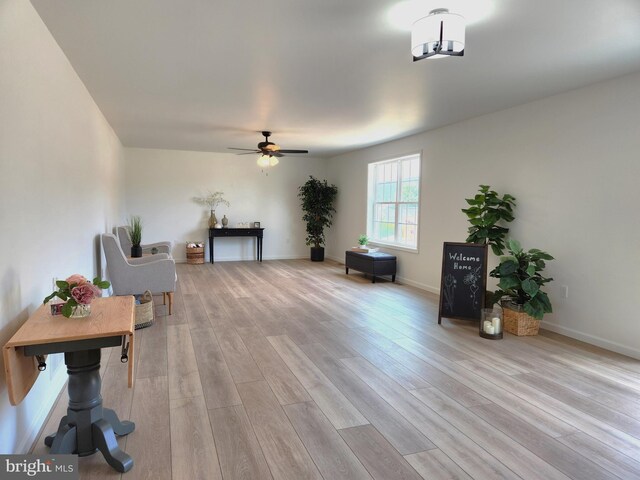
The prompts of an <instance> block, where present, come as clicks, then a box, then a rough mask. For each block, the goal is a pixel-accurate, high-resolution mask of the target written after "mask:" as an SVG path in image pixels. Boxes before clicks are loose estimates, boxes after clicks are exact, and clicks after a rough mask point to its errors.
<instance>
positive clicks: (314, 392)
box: [35, 260, 640, 480]
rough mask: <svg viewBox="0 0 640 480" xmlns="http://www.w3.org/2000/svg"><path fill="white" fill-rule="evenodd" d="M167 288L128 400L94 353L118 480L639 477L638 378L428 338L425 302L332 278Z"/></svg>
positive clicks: (276, 264) (512, 341)
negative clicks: (125, 461)
mask: <svg viewBox="0 0 640 480" xmlns="http://www.w3.org/2000/svg"><path fill="white" fill-rule="evenodd" d="M178 284H179V290H178V292H176V296H175V306H174V314H173V315H172V316H170V317H168V316H165V315H166V313H165V307H162V306H159V307H158V308H157V311H158V318H157V323H156V324H155V325H154V326H153V327H151V328H148V329H145V330H141V331H138V332H136V352H137V355H138V356H137V370H136V372H137V373H136V384H135V388H134V389H127V385H126V380H127V375H126V366H125V365H122V364H120V361H119V351H118V349H105V350H103V366H102V368H103V388H102V391H103V397H104V404H105V406H109V407H111V408H114V409H115V410H116V412H117V413H118V414H119V415H120V416H121V418H123V419H131V420H133V421H135V422H136V425H137V427H136V430H135V432H133V433H132V434H130V435H129V436H128V437H122V438H120V440H119V441H120V445H121V447H122V448H123V449H124V450H126V451H127V452H129V453H130V454H131V455H132V456H133V458H134V461H135V466H134V467H133V470H132V471H130V472H129V473H127V474H125V475H124V476H123V478H126V479H131V480H132V479H137V478H147V479H165V478H167V479H168V478H173V479H180V480H181V479H186V480H190V479H196V478H201V479H207V480H208V479H221V478H223V479H225V480H231V479H251V480H255V479H262V478H275V479H291V480H301V479H308V478H312V479H322V478H324V479H326V480H336V479H369V478H375V479H382V480H391V479H419V478H425V479H429V480H432V479H433V480H437V479H452V478H466V479H468V478H476V479H497V478H525V479H534V478H536V479H537V478H539V479H545V480H547V479H556V478H565V479H566V478H573V479H580V480H595V479H605V478H621V479H631V478H640V362H639V361H636V360H633V359H629V358H627V357H623V356H621V355H617V354H613V353H610V352H607V351H605V350H601V349H598V348H595V347H592V346H588V345H585V344H581V343H579V342H577V341H573V340H570V339H567V338H564V337H561V336H558V335H554V334H551V333H545V334H544V335H540V336H537V337H521V338H518V337H514V336H511V335H507V336H506V338H505V339H503V340H501V341H490V340H484V339H481V338H480V337H479V336H478V333H477V330H476V328H475V326H473V325H472V324H470V323H467V322H452V321H448V320H443V325H442V326H438V325H437V321H436V318H437V297H436V296H435V295H432V294H428V293H425V292H423V291H420V290H416V289H413V288H410V287H407V286H403V285H398V284H392V283H390V282H385V281H380V282H378V283H376V284H375V285H373V284H371V283H370V281H369V280H368V279H365V278H364V277H363V276H362V275H361V274H358V273H355V272H354V273H352V274H350V275H349V276H346V275H345V274H344V269H343V267H342V266H341V265H339V264H337V263H334V262H325V263H324V264H317V263H311V262H308V261H302V260H295V261H266V262H264V263H262V264H259V263H255V262H237V263H236V262H234V263H218V264H215V265H208V264H207V265H198V266H193V265H180V266H179V282H178ZM158 299H159V298H158V297H156V300H158ZM66 402H67V398H66V394H64V393H63V394H62V395H61V397H60V400H59V401H58V404H57V406H56V408H55V410H54V412H53V413H52V415H51V418H50V420H49V422H48V425H47V427H46V429H45V432H43V435H44V433H49V432H52V431H55V428H56V426H57V422H58V420H59V418H60V417H61V416H62V415H63V413H64V410H65V408H66ZM43 438H44V436H43V437H42V438H41V439H39V440H38V444H37V446H36V449H35V452H36V453H39V452H45V451H46V449H45V447H44V446H43V443H42V442H43ZM80 468H81V477H82V478H87V479H88V478H102V477H109V478H110V477H117V476H119V475H118V474H117V473H116V472H114V471H113V470H111V469H110V468H109V467H108V466H107V464H106V463H105V462H104V460H103V459H102V457H101V455H99V454H97V455H94V456H92V457H88V458H81V459H80Z"/></svg>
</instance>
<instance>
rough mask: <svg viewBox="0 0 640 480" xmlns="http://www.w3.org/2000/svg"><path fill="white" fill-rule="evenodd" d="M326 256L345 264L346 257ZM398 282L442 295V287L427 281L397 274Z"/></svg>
mask: <svg viewBox="0 0 640 480" xmlns="http://www.w3.org/2000/svg"><path fill="white" fill-rule="evenodd" d="M326 258H329V259H331V260H335V261H336V262H338V263H339V264H341V265H344V258H341V257H336V256H334V255H327V256H326ZM396 282H398V283H402V284H403V285H409V286H411V287H416V288H419V289H420V290H426V291H427V292H430V293H435V294H436V295H440V289H439V288H435V287H432V286H431V285H427V284H426V283H421V282H416V281H414V280H410V279H408V278H406V277H402V276H400V275H397V276H396Z"/></svg>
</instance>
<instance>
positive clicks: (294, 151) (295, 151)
mask: <svg viewBox="0 0 640 480" xmlns="http://www.w3.org/2000/svg"><path fill="white" fill-rule="evenodd" d="M278 152H280V153H309V150H278Z"/></svg>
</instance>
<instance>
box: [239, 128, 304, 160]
mask: <svg viewBox="0 0 640 480" xmlns="http://www.w3.org/2000/svg"><path fill="white" fill-rule="evenodd" d="M262 136H263V137H264V142H260V143H258V148H256V149H253V148H234V147H228V148H229V150H245V151H246V153H238V154H237V155H254V154H256V153H261V154H262V155H264V156H267V157H284V154H289V153H309V150H285V149H282V148H280V145H277V144H275V143H273V142H270V141H269V137H270V136H271V132H268V131H266V130H265V131H263V132H262Z"/></svg>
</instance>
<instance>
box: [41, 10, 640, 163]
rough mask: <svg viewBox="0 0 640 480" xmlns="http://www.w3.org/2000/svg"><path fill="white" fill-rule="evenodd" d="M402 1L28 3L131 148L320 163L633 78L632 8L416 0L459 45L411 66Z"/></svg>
mask: <svg viewBox="0 0 640 480" xmlns="http://www.w3.org/2000/svg"><path fill="white" fill-rule="evenodd" d="M409 2H413V3H409ZM416 2H417V0H409V1H408V2H407V1H405V2H398V1H390V0H321V1H319V0H268V1H267V0H235V1H221V0H219V1H212V0H108V1H105V0H55V1H51V0H32V3H33V4H34V6H35V7H36V9H37V11H38V13H39V14H40V16H41V17H42V19H43V20H44V22H45V24H46V25H47V27H48V28H49V30H50V31H51V33H52V34H53V36H54V37H55V39H56V41H57V42H58V43H59V45H60V46H61V47H62V49H63V50H64V52H65V54H66V55H67V57H68V58H69V60H70V61H71V64H72V65H73V67H74V68H75V70H76V71H77V72H78V75H79V76H80V78H81V79H82V80H83V81H84V83H85V85H86V86H87V88H88V89H89V92H90V93H91V94H92V96H93V98H94V99H95V101H96V102H97V104H98V106H99V107H100V109H101V110H102V112H103V113H104V115H105V116H106V118H107V120H108V121H109V122H110V124H111V125H112V126H113V128H114V130H115V131H116V133H117V134H118V136H119V137H120V139H121V141H122V143H123V144H124V145H125V146H130V147H148V148H168V149H182V150H199V151H214V152H225V151H228V150H226V147H246V148H252V147H254V146H255V144H256V143H257V142H258V141H260V140H261V138H260V135H259V134H258V133H256V132H258V131H260V130H264V129H268V130H272V131H273V132H274V135H273V138H272V140H273V141H275V142H276V143H278V144H279V145H281V146H282V147H283V148H289V149H294V148H295V149H297V148H308V149H309V150H310V151H311V153H312V154H315V155H320V156H329V155H334V154H338V153H341V152H344V151H348V150H353V149H356V148H360V147H364V146H368V145H373V144H377V143H382V142H385V141H388V140H391V139H395V138H400V137H403V136H407V135H410V134H413V133H417V132H421V131H425V130H430V129H433V128H437V127H440V126H443V125H447V124H450V123H453V122H456V121H460V120H463V119H466V118H470V117H474V116H478V115H481V114H485V113H489V112H492V111H497V110H501V109H504V108H508V107H510V106H514V105H518V104H521V103H525V102H528V101H531V100H534V99H538V98H542V97H546V96H549V95H553V94H556V93H559V92H563V91H566V90H570V89H573V88H577V87H581V86H584V85H588V84H590V83H594V82H598V81H601V80H605V79H608V78H612V77H616V76H620V75H623V74H626V73H631V72H635V71H638V70H640V0H607V1H603V0H599V1H596V0H535V1H533V0H466V1H465V0H441V1H432V0H423V1H420V2H418V3H417V4H418V5H421V8H422V10H423V11H428V10H430V9H431V8H436V7H447V6H450V7H451V9H452V11H455V12H456V13H462V14H463V15H466V16H467V18H468V19H469V21H470V24H469V25H468V26H467V46H466V50H465V56H464V57H462V58H447V59H440V60H434V59H431V60H422V61H420V62H416V63H412V61H411V56H410V48H409V32H408V31H407V30H406V29H405V30H403V29H402V28H398V25H397V23H398V22H399V20H398V14H402V12H404V11H406V10H407V8H410V7H411V6H415V5H416ZM390 19H391V20H393V21H391V20H390Z"/></svg>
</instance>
